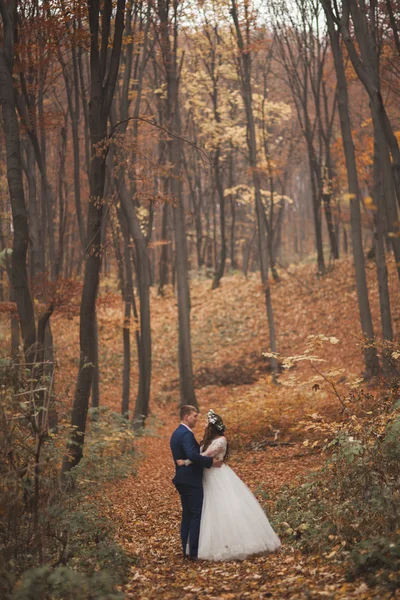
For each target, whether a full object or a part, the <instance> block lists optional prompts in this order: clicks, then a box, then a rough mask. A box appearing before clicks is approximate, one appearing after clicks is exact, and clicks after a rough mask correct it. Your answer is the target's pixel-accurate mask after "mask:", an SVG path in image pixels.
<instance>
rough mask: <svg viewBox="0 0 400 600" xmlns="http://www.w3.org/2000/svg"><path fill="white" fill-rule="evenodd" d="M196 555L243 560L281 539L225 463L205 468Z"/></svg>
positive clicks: (276, 545)
mask: <svg viewBox="0 0 400 600" xmlns="http://www.w3.org/2000/svg"><path fill="white" fill-rule="evenodd" d="M203 473H204V474H203V489H204V501H203V510H202V514H201V525H200V538H199V554H198V556H199V558H200V559H203V560H235V559H238V560H243V559H245V558H246V557H248V556H250V555H251V554H259V553H262V552H273V551H274V550H277V549H278V548H280V546H281V542H280V540H279V538H278V536H277V535H276V533H275V532H274V530H273V529H272V527H271V525H270V523H269V521H268V518H267V516H266V514H265V513H264V511H263V509H262V508H261V506H260V505H259V503H258V501H257V499H256V497H255V496H254V494H253V493H252V492H251V491H250V490H249V488H248V487H247V486H246V484H245V483H243V481H242V480H241V479H239V477H238V476H237V475H236V474H235V473H234V471H232V469H231V468H230V467H228V465H225V464H224V465H222V467H221V468H212V467H211V469H204V472H203Z"/></svg>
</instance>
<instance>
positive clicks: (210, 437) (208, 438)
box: [200, 419, 229, 462]
mask: <svg viewBox="0 0 400 600" xmlns="http://www.w3.org/2000/svg"><path fill="white" fill-rule="evenodd" d="M221 421H222V419H221ZM223 435H224V432H223V431H222V432H221V431H218V429H217V427H216V426H215V424H214V423H208V425H207V427H206V428H205V430H204V435H203V439H202V440H201V442H200V446H201V450H202V452H204V451H205V450H207V448H208V447H209V446H210V444H211V442H213V441H214V440H215V439H216V438H219V437H222V436H223ZM228 458H229V443H228V441H227V445H226V452H225V456H224V462H227V461H228Z"/></svg>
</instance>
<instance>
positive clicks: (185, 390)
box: [158, 0, 197, 406]
mask: <svg viewBox="0 0 400 600" xmlns="http://www.w3.org/2000/svg"><path fill="white" fill-rule="evenodd" d="M178 8H179V2H178V0H175V2H174V4H173V14H172V32H171V33H172V35H171V36H170V27H169V22H168V9H167V2H166V1H164V0H163V1H161V0H160V2H159V4H158V11H159V17H160V36H161V45H162V52H163V57H164V64H165V69H166V76H167V105H168V122H169V123H170V126H171V130H172V132H173V137H172V139H170V140H169V152H170V162H171V164H172V165H173V174H172V179H171V193H172V196H173V197H174V198H175V200H176V206H174V208H173V215H174V229H175V265H176V279H177V295H178V336H179V349H178V358H179V382H180V401H181V404H182V405H183V404H191V405H193V406H197V400H196V395H195V391H194V384H193V366H192V348H191V336H190V290H189V273H188V257H187V246H186V226H185V209H184V205H183V193H182V181H181V170H182V152H183V150H182V140H181V137H180V136H181V121H180V111H179V80H178V65H177V60H178ZM171 42H172V47H171Z"/></svg>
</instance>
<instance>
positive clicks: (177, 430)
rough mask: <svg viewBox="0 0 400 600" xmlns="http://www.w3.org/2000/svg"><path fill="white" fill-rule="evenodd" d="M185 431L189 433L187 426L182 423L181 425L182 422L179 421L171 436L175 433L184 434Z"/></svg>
mask: <svg viewBox="0 0 400 600" xmlns="http://www.w3.org/2000/svg"><path fill="white" fill-rule="evenodd" d="M187 433H189V434H190V433H191V431H190V429H188V428H187V427H185V426H184V425H182V423H180V424H179V425H178V427H177V428H176V429H175V431H174V432H173V433H172V436H171V437H173V436H176V435H185V434H187Z"/></svg>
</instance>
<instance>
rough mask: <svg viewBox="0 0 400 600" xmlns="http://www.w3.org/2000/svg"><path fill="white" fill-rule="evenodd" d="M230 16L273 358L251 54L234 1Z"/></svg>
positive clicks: (274, 367) (273, 362)
mask: <svg viewBox="0 0 400 600" xmlns="http://www.w3.org/2000/svg"><path fill="white" fill-rule="evenodd" d="M231 6H232V8H231V15H232V18H233V22H234V25H235V30H236V40H237V45H238V49H239V52H240V65H241V72H240V75H241V84H242V95H243V101H244V104H245V111H246V121H247V132H248V135H247V143H248V148H249V162H250V167H251V171H252V177H253V185H254V195H255V209H256V217H257V226H258V249H259V255H260V269H261V281H262V284H263V286H264V293H265V303H266V309H267V318H268V326H269V338H270V339H269V342H270V350H271V352H272V353H273V354H275V353H276V332H275V320H274V314H273V308H272V301H271V289H270V285H269V281H268V240H267V231H266V226H265V220H264V216H265V215H264V206H263V204H262V199H261V181H260V173H259V170H258V165H257V140H256V130H255V123H254V115H253V107H252V86H251V51H250V48H249V40H247V41H246V42H247V46H246V47H245V43H244V39H243V36H242V32H241V29H240V24H239V19H238V13H237V6H236V0H232V4H231ZM271 366H272V372H273V376H274V381H275V380H276V376H277V374H278V363H277V360H276V358H275V357H272V358H271Z"/></svg>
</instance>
